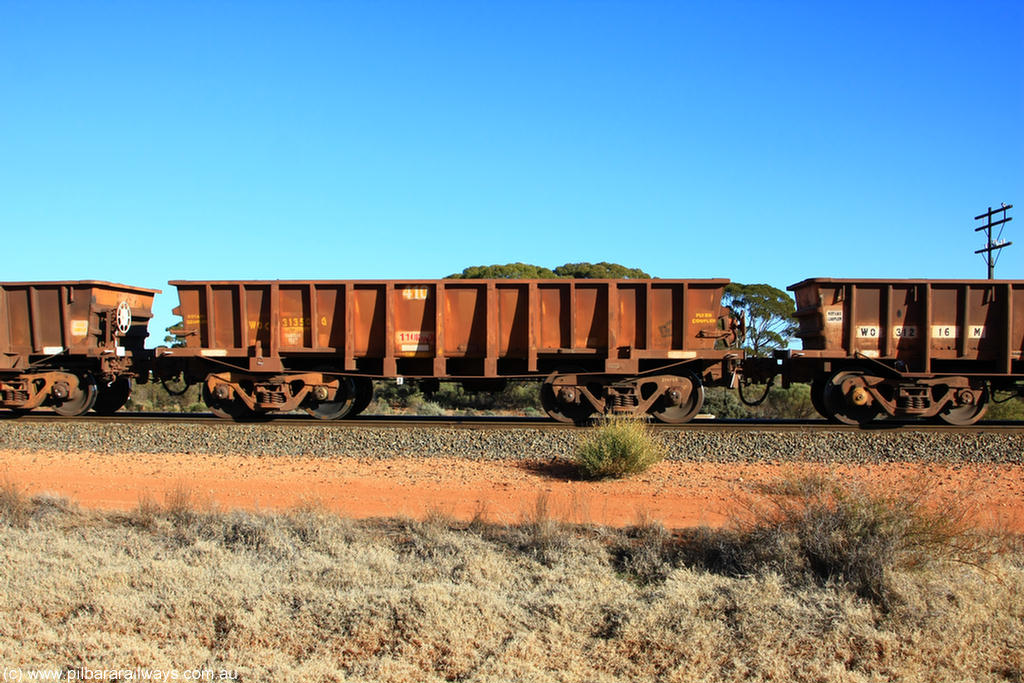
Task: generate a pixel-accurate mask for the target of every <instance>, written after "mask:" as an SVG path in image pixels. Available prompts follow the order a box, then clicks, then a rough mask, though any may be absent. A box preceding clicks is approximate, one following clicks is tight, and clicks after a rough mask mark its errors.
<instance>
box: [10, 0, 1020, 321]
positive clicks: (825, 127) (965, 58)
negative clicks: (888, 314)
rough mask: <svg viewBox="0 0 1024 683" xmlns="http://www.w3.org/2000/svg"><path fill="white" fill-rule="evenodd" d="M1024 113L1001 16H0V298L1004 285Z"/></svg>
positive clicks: (506, 8)
mask: <svg viewBox="0 0 1024 683" xmlns="http://www.w3.org/2000/svg"><path fill="white" fill-rule="evenodd" d="M1022 124H1024V3H1022V2H1019V1H1012V2H1011V1H1007V2H911V1H905V2H848V3H831V2H805V3H804V2H763V3H756V2H692V3H690V2H682V1H680V2H636V1H629V2H626V1H623V2H601V1H594V2H582V1H580V2H509V3H499V2H468V1H466V2H453V3H446V2H408V3H403V2H358V3H346V2H275V3H259V2H173V3H172V2H166V3H158V2H68V3H58V2H45V1H43V0H40V1H38V2H36V1H33V2H11V1H9V0H0V244H2V249H3V266H2V271H0V279H3V280H35V279H86V278H97V279H108V280H115V281H122V282H126V283H131V284H137V285H141V286H147V287H155V288H163V289H165V290H168V289H170V288H168V287H167V285H166V282H167V280H168V279H175V278H183V279H190V278H191V279H204V278H215V279H221V278H223V279H234V278H286V279H290V278H298V279H304V278H428V277H441V276H444V275H447V274H449V273H452V272H455V271H459V270H461V269H462V268H464V267H466V266H470V265H479V264H490V263H507V262H512V261H525V262H528V263H535V264H539V265H544V266H548V267H554V266H558V265H560V264H562V263H566V262H570V261H573V262H574V261H595V262H596V261H602V260H608V261H615V262H619V263H622V264H625V265H628V266H637V267H641V268H643V269H645V270H646V271H648V272H649V273H651V274H652V275H655V276H659V277H729V278H731V279H733V280H735V281H739V282H768V283H770V284H773V285H775V286H777V287H780V288H784V287H785V286H786V285H789V284H791V283H793V282H796V281H798V280H801V279H803V278H805V277H811V276H835V277H844V276H845V277H936V278H965V277H984V276H985V268H984V263H983V261H982V260H981V257H979V256H976V255H974V254H973V251H974V249H977V248H979V247H980V246H982V238H981V236H980V234H976V233H974V232H973V231H972V227H973V220H972V218H973V216H974V215H976V214H978V213H980V212H982V211H983V210H985V208H986V207H988V206H990V205H991V206H995V205H998V204H999V203H1000V202H1006V203H1012V204H1016V205H1017V207H1018V208H1016V209H1014V210H1013V211H1012V212H1011V213H1012V214H1014V215H1016V216H1017V220H1015V221H1014V222H1013V223H1010V224H1009V226H1008V228H1007V231H1006V233H1005V234H1004V237H1007V238H1010V239H1012V240H1013V241H1014V242H1015V244H1014V246H1011V247H1009V248H1007V249H1004V250H1003V255H1002V257H1001V260H1000V262H999V264H998V267H997V276H1000V277H1007V278H1024V192H1022V189H1024V125H1022ZM175 303H176V297H175V295H174V293H173V291H169V292H167V293H165V295H164V296H163V297H162V298H161V300H160V304H159V306H158V317H157V319H156V320H155V321H154V323H155V324H154V327H156V330H155V331H154V334H153V335H152V337H151V340H153V339H155V340H159V339H160V338H162V336H163V334H162V328H163V327H166V326H167V325H170V324H171V323H172V322H173V318H172V317H171V315H170V309H171V307H172V306H173V305H174V304H175Z"/></svg>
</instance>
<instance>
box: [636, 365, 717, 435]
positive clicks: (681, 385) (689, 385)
mask: <svg viewBox="0 0 1024 683" xmlns="http://www.w3.org/2000/svg"><path fill="white" fill-rule="evenodd" d="M676 379H677V380H678V381H675V382H673V383H672V384H671V386H669V388H668V389H666V390H665V393H663V394H662V395H661V397H660V398H659V399H658V400H657V401H655V402H654V405H653V406H652V407H651V409H650V410H649V411H648V412H649V413H650V414H651V415H653V416H654V419H656V420H658V421H659V422H667V423H669V424H682V423H684V422H689V421H690V420H692V419H693V417H694V415H696V414H697V413H699V412H700V409H701V408H702V407H703V406H704V386H703V385H702V384H701V382H700V380H699V379H697V378H696V377H695V376H693V375H691V374H689V373H688V374H686V375H680V376H679V377H677V378H676Z"/></svg>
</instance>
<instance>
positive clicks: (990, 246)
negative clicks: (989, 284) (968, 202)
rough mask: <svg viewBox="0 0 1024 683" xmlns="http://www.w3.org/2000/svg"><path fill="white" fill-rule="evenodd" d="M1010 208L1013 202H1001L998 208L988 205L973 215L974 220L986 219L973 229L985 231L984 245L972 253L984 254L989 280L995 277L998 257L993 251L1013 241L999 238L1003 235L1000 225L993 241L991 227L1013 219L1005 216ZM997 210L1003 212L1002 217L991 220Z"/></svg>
mask: <svg viewBox="0 0 1024 683" xmlns="http://www.w3.org/2000/svg"><path fill="white" fill-rule="evenodd" d="M1012 208H1013V204H1003V205H1002V206H1001V207H1000V208H998V209H993V208H992V207H991V206H990V207H988V211H986V212H985V213H983V214H981V215H980V216H975V217H974V220H976V221H980V220H981V219H982V218H984V219H986V220H987V221H988V222H987V223H985V225H982V226H981V227H979V228H975V229H974V232H980V231H982V230H984V231H985V246H984V247H982V248H981V249H978V250H977V251H975V252H974V253H975V254H985V263H987V264H988V279H989V280H994V279H995V277H996V261H997V260H998V259H999V257H998V256H997V255H994V254H995V252H997V251H999V250H1000V249H1002V248H1004V247H1008V246H1010V245H1011V244H1013V242H1007V241H1005V240H1002V239H1000V238H1001V237H1002V236H1003V228H1002V227H1000V228H999V233H998V234H997V235H996V239H995V241H993V240H992V228H994V227H996V226H997V225H998V226H1002V225H1004V224H1006V223H1009V222H1010V221H1012V220H1013V218H1012V217H1010V218H1007V216H1006V212H1007V211H1008V210H1009V209H1012ZM999 212H1002V214H1003V216H1002V218H1000V219H999V220H997V221H993V220H992V216H994V215H995V214H997V213H999Z"/></svg>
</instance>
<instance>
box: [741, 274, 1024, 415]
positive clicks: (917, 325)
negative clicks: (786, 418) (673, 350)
mask: <svg viewBox="0 0 1024 683" xmlns="http://www.w3.org/2000/svg"><path fill="white" fill-rule="evenodd" d="M789 289H790V290H791V291H792V292H794V293H795V296H796V317H797V320H798V321H799V330H798V332H797V336H798V337H799V338H800V339H801V340H802V341H803V348H802V349H801V350H799V351H797V350H791V351H785V352H781V353H779V354H778V356H779V358H780V359H781V362H782V365H781V366H777V367H776V371H780V372H781V374H782V376H783V380H784V382H786V383H789V382H797V381H799V382H811V398H812V400H813V402H814V404H815V408H816V409H817V410H818V412H819V413H821V414H822V415H824V416H825V417H828V418H830V419H833V420H836V421H838V422H845V423H850V424H858V423H866V422H869V421H870V420H872V419H874V418H875V417H877V416H881V415H887V416H892V417H902V418H932V417H937V418H939V419H941V420H943V421H945V422H947V423H950V424H955V425H968V424H973V423H974V422H977V421H978V420H980V419H981V417H982V416H983V415H984V414H985V411H986V409H987V407H988V404H989V401H990V400H991V399H992V394H993V392H994V391H999V390H1005V391H1017V392H1021V393H1024V384H1022V383H1024V359H1022V358H1021V355H1022V351H1024V281H1022V280H857V279H831V278H814V279H808V280H803V281H802V282H799V283H797V284H795V285H792V286H790V287H789ZM744 370H745V371H746V372H747V373H748V374H751V373H753V372H754V371H755V363H754V362H753V361H748V362H747V363H745V364H744Z"/></svg>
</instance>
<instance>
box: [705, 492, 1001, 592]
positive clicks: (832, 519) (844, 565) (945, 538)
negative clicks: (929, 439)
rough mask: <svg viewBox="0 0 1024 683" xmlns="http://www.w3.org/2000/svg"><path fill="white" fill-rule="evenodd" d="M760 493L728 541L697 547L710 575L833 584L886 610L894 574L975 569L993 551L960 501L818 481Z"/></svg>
mask: <svg viewBox="0 0 1024 683" xmlns="http://www.w3.org/2000/svg"><path fill="white" fill-rule="evenodd" d="M763 490H764V492H765V493H766V496H765V497H764V498H763V499H760V500H753V501H751V500H748V501H742V507H743V513H741V514H740V515H738V516H737V517H736V518H735V520H734V528H733V530H732V531H731V533H730V532H724V533H711V534H707V535H705V537H704V538H703V539H702V540H701V541H700V542H699V543H698V544H697V545H698V546H699V547H701V550H702V552H703V553H704V555H705V563H706V565H707V566H709V567H713V568H716V569H718V570H720V571H725V572H726V573H729V574H733V575H737V574H746V573H750V572H753V571H761V570H764V569H766V568H767V569H770V570H772V571H776V572H779V573H780V574H782V575H783V576H787V577H790V578H791V579H795V580H812V581H815V582H818V583H820V584H828V583H830V582H839V583H842V584H845V585H847V586H849V587H851V588H852V589H853V590H854V591H855V592H856V594H857V595H859V596H861V597H863V598H867V599H870V600H872V601H874V602H875V603H877V604H879V605H882V606H885V607H889V606H891V605H892V604H893V602H894V601H895V600H898V599H899V596H898V594H897V591H896V590H895V589H894V583H893V576H894V574H895V573H896V572H901V571H915V570H920V569H926V568H929V567H931V566H934V565H936V564H940V563H946V562H958V563H968V564H972V565H975V566H982V565H983V564H984V563H985V562H986V561H987V560H988V559H989V558H990V557H991V555H992V553H993V550H994V547H995V546H994V545H993V537H992V536H991V535H985V534H980V533H977V532H976V531H975V530H974V528H973V526H972V523H971V521H972V508H971V506H969V505H967V504H966V503H965V501H964V500H963V499H962V498H961V497H957V496H946V497H937V496H935V495H934V493H933V491H932V490H931V489H930V488H929V487H927V486H917V487H915V488H914V489H913V490H912V491H910V492H908V491H899V492H896V493H890V492H878V491H875V490H872V489H870V488H869V487H868V486H866V485H865V484H863V483H861V482H856V481H844V482H840V481H837V480H835V479H832V478H829V477H821V476H817V475H815V476H810V477H793V478H788V479H784V480H782V481H780V482H778V483H776V484H774V485H772V486H770V487H764V489H763Z"/></svg>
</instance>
